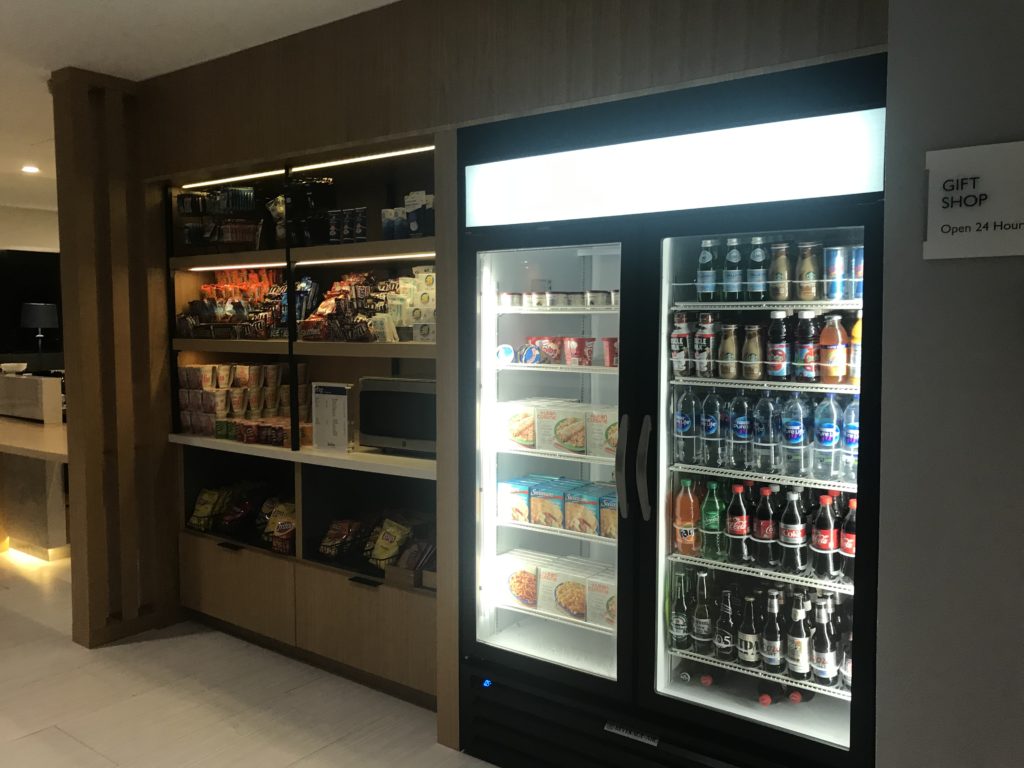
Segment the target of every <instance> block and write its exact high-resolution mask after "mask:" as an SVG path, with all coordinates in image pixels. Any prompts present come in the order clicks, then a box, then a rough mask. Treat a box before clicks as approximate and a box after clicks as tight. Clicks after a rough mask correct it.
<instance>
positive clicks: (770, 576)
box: [668, 554, 853, 595]
mask: <svg viewBox="0 0 1024 768" xmlns="http://www.w3.org/2000/svg"><path fill="white" fill-rule="evenodd" d="M668 559H669V560H671V561H672V562H674V563H682V564H683V565H691V566H696V567H698V568H709V569H711V570H715V571H727V572H729V573H739V574H743V575H744V576H752V577H754V578H758V579H767V580H770V581H773V582H781V583H783V584H798V585H799V586H801V587H811V588H812V589H821V590H826V591H829V592H838V593H840V594H844V595H852V594H853V584H850V583H848V582H844V581H826V580H825V579H816V578H813V577H811V576H804V575H802V574H795V573H782V572H781V571H775V570H771V569H768V568H757V567H755V566H752V565H737V564H736V563H729V562H724V561H720V560H707V559H705V558H703V557H695V556H692V555H680V554H671V555H669V556H668Z"/></svg>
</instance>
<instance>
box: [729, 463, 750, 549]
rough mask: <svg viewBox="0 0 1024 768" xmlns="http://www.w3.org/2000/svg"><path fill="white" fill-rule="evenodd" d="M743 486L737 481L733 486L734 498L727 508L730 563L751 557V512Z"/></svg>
mask: <svg viewBox="0 0 1024 768" xmlns="http://www.w3.org/2000/svg"><path fill="white" fill-rule="evenodd" d="M743 495H744V494H743V486H742V485H740V484H739V483H736V484H735V485H733V487H732V500H731V501H730V502H729V507H728V509H726V510H725V523H726V529H725V530H726V533H725V535H726V538H727V540H728V549H727V552H726V556H727V558H728V560H729V562H730V563H738V564H742V563H745V562H746V561H747V560H749V559H750V549H749V547H748V546H747V538H748V536H749V535H750V513H749V511H748V510H747V505H746V502H745V501H744V500H743Z"/></svg>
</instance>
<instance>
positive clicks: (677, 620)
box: [668, 573, 693, 651]
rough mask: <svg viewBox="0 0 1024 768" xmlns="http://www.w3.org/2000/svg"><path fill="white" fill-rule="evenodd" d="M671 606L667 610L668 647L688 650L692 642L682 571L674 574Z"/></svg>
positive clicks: (688, 607) (684, 580)
mask: <svg viewBox="0 0 1024 768" xmlns="http://www.w3.org/2000/svg"><path fill="white" fill-rule="evenodd" d="M673 581H674V585H673V587H674V588H673V594H672V607H671V609H670V611H669V622H668V639H669V647H670V648H672V649H673V650H676V651H686V650H689V648H690V646H691V645H692V643H693V639H692V638H691V637H690V606H689V605H687V596H686V579H685V576H684V574H683V573H676V574H675V576H674V579H673Z"/></svg>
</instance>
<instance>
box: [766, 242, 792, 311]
mask: <svg viewBox="0 0 1024 768" xmlns="http://www.w3.org/2000/svg"><path fill="white" fill-rule="evenodd" d="M790 269H791V267H790V260H789V244H788V243H772V261H771V266H770V267H769V269H768V277H769V279H768V298H769V299H771V300H772V301H789V298H790V287H789V281H790Z"/></svg>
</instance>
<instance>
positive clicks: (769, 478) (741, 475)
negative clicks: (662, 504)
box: [669, 464, 857, 493]
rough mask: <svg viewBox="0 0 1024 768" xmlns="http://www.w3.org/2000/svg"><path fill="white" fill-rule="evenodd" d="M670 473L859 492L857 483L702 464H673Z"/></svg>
mask: <svg viewBox="0 0 1024 768" xmlns="http://www.w3.org/2000/svg"><path fill="white" fill-rule="evenodd" d="M669 471H671V472H682V473H686V474H691V475H711V476H713V477H728V478H731V479H733V480H740V481H743V480H753V481H754V482H755V483H765V484H769V483H775V484H776V485H781V486H783V487H785V486H787V485H795V486H798V487H800V488H822V489H824V490H826V491H841V492H843V493H856V492H857V484H856V483H846V482H841V481H839V480H816V479H814V478H813V477H794V476H792V475H764V474H761V473H760V472H747V471H746V470H742V469H727V468H725V467H705V466H703V465H701V464H673V465H672V466H671V467H669Z"/></svg>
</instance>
